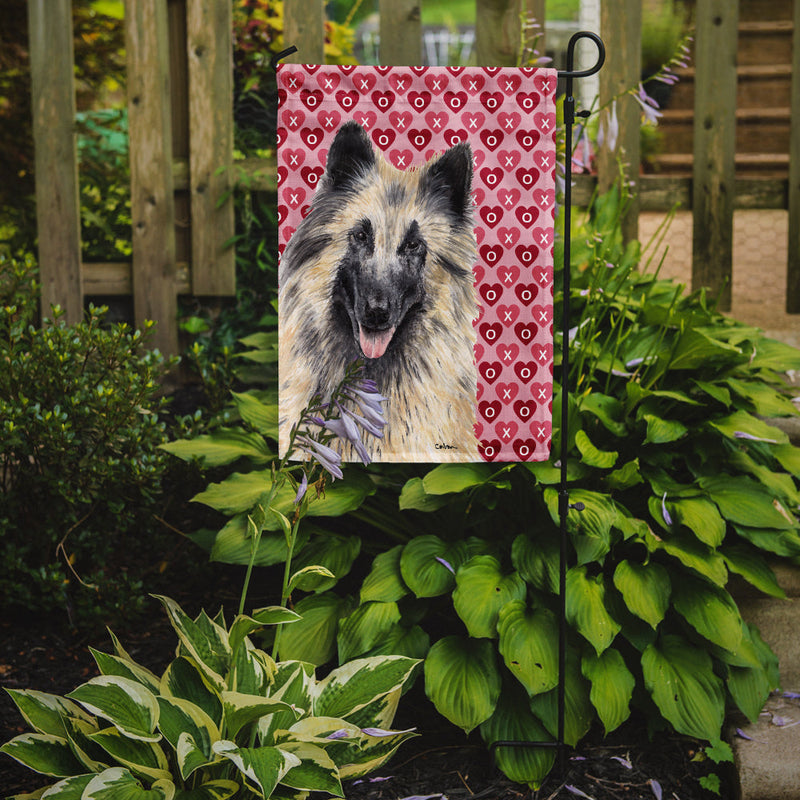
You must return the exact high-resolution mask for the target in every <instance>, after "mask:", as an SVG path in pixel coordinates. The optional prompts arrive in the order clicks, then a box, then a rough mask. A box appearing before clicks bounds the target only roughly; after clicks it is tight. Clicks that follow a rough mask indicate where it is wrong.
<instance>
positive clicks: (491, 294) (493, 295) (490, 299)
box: [486, 289, 497, 303]
mask: <svg viewBox="0 0 800 800" xmlns="http://www.w3.org/2000/svg"><path fill="white" fill-rule="evenodd" d="M495 300H497V292H496V291H495V290H494V289H489V290H488V291H487V292H486V302H487V303H494V301H495Z"/></svg>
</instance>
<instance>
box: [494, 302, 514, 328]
mask: <svg viewBox="0 0 800 800" xmlns="http://www.w3.org/2000/svg"><path fill="white" fill-rule="evenodd" d="M497 316H498V318H499V319H500V321H501V322H502V323H503V325H513V324H514V323H515V322H516V321H517V317H518V316H519V306H518V305H516V304H514V305H510V306H507V305H499V306H497ZM517 327H519V326H517ZM515 330H516V329H515Z"/></svg>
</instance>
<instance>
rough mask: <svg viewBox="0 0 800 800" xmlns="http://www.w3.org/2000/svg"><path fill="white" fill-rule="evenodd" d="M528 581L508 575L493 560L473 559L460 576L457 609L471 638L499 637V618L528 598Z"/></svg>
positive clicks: (518, 576) (455, 606) (465, 565)
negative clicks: (503, 611) (505, 608)
mask: <svg viewBox="0 0 800 800" xmlns="http://www.w3.org/2000/svg"><path fill="white" fill-rule="evenodd" d="M525 592H526V586H525V581H524V580H523V579H522V578H521V577H520V575H519V573H517V572H513V573H511V574H510V575H504V574H503V572H502V570H501V569H500V562H499V561H498V560H497V559H496V558H494V557H493V556H473V557H472V558H471V559H470V560H469V561H467V563H466V564H464V565H463V566H461V567H460V568H459V570H458V572H457V574H456V590H455V591H454V592H453V607H454V608H455V611H456V613H457V614H458V616H459V617H460V618H461V620H462V621H463V622H464V624H465V625H466V626H467V631H468V632H469V635H470V636H474V637H476V638H481V637H485V638H487V639H493V638H494V637H495V636H497V615H498V613H499V612H500V609H501V608H502V607H503V606H504V605H505V604H506V603H508V602H510V601H511V600H522V599H523V598H524V597H525Z"/></svg>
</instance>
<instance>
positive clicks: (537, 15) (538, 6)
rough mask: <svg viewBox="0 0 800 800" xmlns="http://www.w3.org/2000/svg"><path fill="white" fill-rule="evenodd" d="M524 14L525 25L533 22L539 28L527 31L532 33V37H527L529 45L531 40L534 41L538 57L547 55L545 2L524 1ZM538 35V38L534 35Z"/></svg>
mask: <svg viewBox="0 0 800 800" xmlns="http://www.w3.org/2000/svg"><path fill="white" fill-rule="evenodd" d="M524 13H525V24H526V25H529V24H530V23H531V22H535V23H536V24H537V25H538V26H539V27H538V28H536V29H533V30H532V31H529V32H530V33H533V34H534V35H533V36H528V40H529V43H532V41H533V39H534V38H535V39H536V50H537V51H538V53H539V56H546V55H547V51H546V48H547V39H546V35H545V34H546V25H545V21H546V20H545V18H546V9H545V0H524ZM537 33H538V37H537V36H536V34H537Z"/></svg>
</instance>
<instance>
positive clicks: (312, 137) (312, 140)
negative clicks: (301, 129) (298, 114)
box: [306, 132, 319, 148]
mask: <svg viewBox="0 0 800 800" xmlns="http://www.w3.org/2000/svg"><path fill="white" fill-rule="evenodd" d="M306 144H307V145H308V146H309V147H312V148H313V147H316V146H317V145H318V144H319V136H317V134H316V133H313V132H309V133H308V134H307V135H306Z"/></svg>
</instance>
